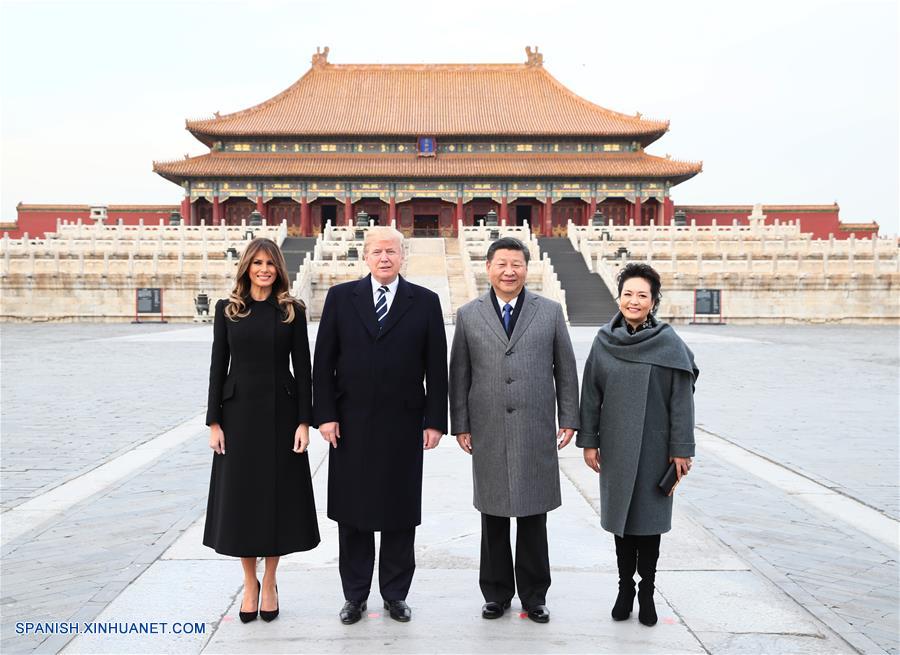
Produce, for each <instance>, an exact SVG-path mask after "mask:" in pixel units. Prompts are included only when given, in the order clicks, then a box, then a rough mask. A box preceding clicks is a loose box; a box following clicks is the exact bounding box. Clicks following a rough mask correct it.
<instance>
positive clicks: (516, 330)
mask: <svg viewBox="0 0 900 655" xmlns="http://www.w3.org/2000/svg"><path fill="white" fill-rule="evenodd" d="M528 259H529V252H528V247H527V246H526V245H525V244H523V243H522V242H521V241H519V240H518V239H512V238H508V237H507V238H502V239H498V240H496V241H494V242H493V243H492V244H491V246H490V248H488V251H487V274H488V278H489V279H490V282H491V288H490V290H489V291H488V292H487V293H486V294H484V295H483V296H482V297H480V298H476V299H475V300H473V301H472V302H470V303H468V304H466V305H463V306H462V307H460V308H459V311H458V312H457V315H456V330H455V332H454V335H453V349H452V352H451V356H450V420H451V423H452V432H453V434H455V435H456V439H457V441H458V442H459V445H460V446H461V447H462V449H463V450H465V451H466V452H467V453H469V454H470V455H472V478H473V483H474V488H475V494H474V504H475V508H476V509H478V511H480V512H481V566H480V570H479V583H480V586H481V592H482V594H483V595H484V599H485V601H486V602H485V604H484V606H483V607H482V610H481V615H482V616H483V617H484V618H486V619H496V618H499V617H501V616H503V613H504V611H505V610H506V609H507V608H508V607H509V606H510V601H511V599H512V597H513V595H515V593H516V588H517V587H518V594H519V600H520V601H522V608H523V609H525V610H526V611H527V612H528V618H530V619H531V620H532V621H536V622H538V623H546V622H547V621H549V620H550V612H549V610H548V609H547V606H546V595H547V590H548V588H549V587H550V558H549V554H548V546H547V512H549V511H551V510H553V509H556V508H557V507H559V506H560V505H561V504H562V499H561V496H560V486H559V463H558V458H557V448H563V447H565V446H566V445H567V444H568V443H569V441H571V439H572V436H573V435H574V431H575V429H577V428H578V370H577V368H576V364H575V354H574V352H573V351H572V342H571V340H570V339H569V331H568V329H567V327H566V321H565V317H564V315H563V309H562V306H561V305H560V304H559V303H557V302H553V301H552V300H549V299H547V298H544V297H542V296H539V295H537V294H535V293H531V292H528V291H526V289H525V280H526V278H527V275H528ZM557 419H558V421H559V429H558V430H557ZM510 517H516V557H515V562H513V555H512V550H511V546H510V542H509V527H510V526H509V523H510Z"/></svg>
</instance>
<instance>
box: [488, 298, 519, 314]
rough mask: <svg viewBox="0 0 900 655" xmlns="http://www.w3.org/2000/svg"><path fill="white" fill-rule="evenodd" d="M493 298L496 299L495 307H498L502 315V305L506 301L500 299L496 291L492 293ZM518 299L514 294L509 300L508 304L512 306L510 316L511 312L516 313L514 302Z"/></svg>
mask: <svg viewBox="0 0 900 655" xmlns="http://www.w3.org/2000/svg"><path fill="white" fill-rule="evenodd" d="M494 299H495V300H496V301H497V307H499V308H500V316H503V306H504V305H505V304H506V303H505V302H503V301H502V300H500V297H499V296H498V295H497V294H496V293H495V294H494ZM518 300H519V296H516V297H515V298H513V299H512V300H510V301H509V306H510V307H512V311H511V312H510V316H512V315H513V314H515V313H516V302H518Z"/></svg>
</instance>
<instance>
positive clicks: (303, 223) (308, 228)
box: [300, 196, 312, 237]
mask: <svg viewBox="0 0 900 655" xmlns="http://www.w3.org/2000/svg"><path fill="white" fill-rule="evenodd" d="M300 232H301V233H302V234H303V236H305V237H311V236H312V225H310V220H309V203H308V202H306V196H301V197H300Z"/></svg>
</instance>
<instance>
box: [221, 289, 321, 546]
mask: <svg viewBox="0 0 900 655" xmlns="http://www.w3.org/2000/svg"><path fill="white" fill-rule="evenodd" d="M249 303H250V315H249V316H246V317H244V318H239V319H237V320H236V321H232V320H229V319H228V318H226V316H225V307H226V306H227V301H225V300H220V301H219V302H218V303H217V304H216V312H215V323H214V330H213V335H214V336H213V348H212V364H211V366H210V370H209V402H208V406H207V412H206V424H207V425H209V424H211V423H218V424H219V425H221V426H222V430H223V431H224V433H225V454H224V455H215V454H214V455H213V466H212V476H211V478H210V482H209V501H208V503H207V511H206V530H205V531H204V533H203V543H204V545H206V546H209V547H210V548H214V549H215V550H216V552H218V553H222V554H223V555H231V556H233V557H264V556H265V557H267V556H275V555H286V554H287V553H293V552H296V551H301V550H309V549H311V548H315V546H316V545H317V544H318V543H319V527H318V523H317V521H316V508H315V502H314V500H313V489H312V480H311V478H310V474H309V457H308V456H307V454H306V453H303V454H302V455H300V454H297V453H295V452H293V450H292V449H293V447H294V432H295V431H296V429H297V426H298V425H299V424H301V423H307V424H308V423H310V422H311V420H312V407H311V405H312V403H311V398H312V391H311V384H310V365H309V341H308V340H307V336H306V316H305V314H304V312H303V310H302V309H301V308H300V307H299V306H298V307H297V308H296V309H297V311H296V312H295V318H294V320H293V322H291V323H284V322H283V321H282V318H283V316H282V312H281V309H280V308H279V307H278V303H277V301H276V300H275V299H274V298H273V297H272V296H270V297H269V299H268V300H265V301H254V300H252V299H250V300H249ZM289 361H290V362H291V364H292V365H293V369H294V375H291V371H290V369H289V368H288V362H289ZM229 363H230V365H229Z"/></svg>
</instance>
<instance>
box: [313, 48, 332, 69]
mask: <svg viewBox="0 0 900 655" xmlns="http://www.w3.org/2000/svg"><path fill="white" fill-rule="evenodd" d="M327 65H328V46H325V47H324V48H321V47H320V46H316V51H315V53H313V56H312V67H313V68H324V67H325V66H327Z"/></svg>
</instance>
